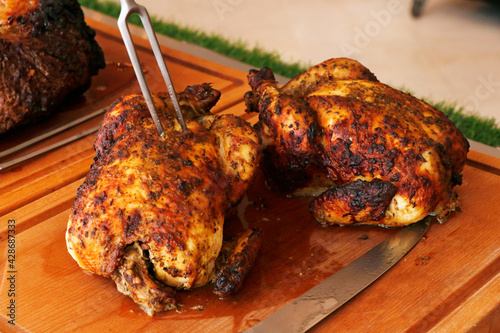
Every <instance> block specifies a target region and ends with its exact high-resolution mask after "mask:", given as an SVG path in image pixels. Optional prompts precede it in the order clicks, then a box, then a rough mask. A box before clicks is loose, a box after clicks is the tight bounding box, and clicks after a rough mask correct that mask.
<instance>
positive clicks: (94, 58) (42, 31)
mask: <svg viewBox="0 0 500 333" xmlns="http://www.w3.org/2000/svg"><path fill="white" fill-rule="evenodd" d="M94 37H95V31H94V30H93V29H91V28H90V27H89V26H88V25H87V24H86V23H85V19H84V14H83V11H82V9H81V8H80V5H79V4H78V1H77V0H3V1H0V54H1V55H2V56H1V58H0V134H2V133H5V132H7V131H9V130H11V129H13V128H15V127H18V126H20V125H23V124H26V123H29V122H34V121H36V120H38V119H40V118H41V117H45V116H47V115H49V114H51V113H52V112H54V111H55V110H56V109H57V107H58V106H59V105H60V104H61V103H62V102H64V101H65V100H67V99H68V98H70V97H71V96H76V95H80V94H82V93H83V92H84V91H86V90H87V89H88V88H89V86H90V83H91V78H92V76H93V75H96V74H97V73H98V71H99V69H101V68H104V66H105V62H104V54H103V52H102V50H101V48H100V47H99V45H98V44H97V42H96V41H95V39H94Z"/></svg>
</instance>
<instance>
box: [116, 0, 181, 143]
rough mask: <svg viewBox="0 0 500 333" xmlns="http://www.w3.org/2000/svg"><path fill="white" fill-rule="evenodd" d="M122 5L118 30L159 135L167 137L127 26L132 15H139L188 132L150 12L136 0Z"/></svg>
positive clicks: (172, 98)
mask: <svg viewBox="0 0 500 333" xmlns="http://www.w3.org/2000/svg"><path fill="white" fill-rule="evenodd" d="M120 4H121V12H120V16H119V17H118V29H120V33H121V35H122V38H123V42H124V43H125V47H126V48H127V52H128V55H129V57H130V60H131V62H132V66H133V67H134V71H135V75H136V76H137V80H138V81H139V85H140V87H141V90H142V94H143V95H144V99H145V100H146V103H147V105H148V108H149V112H150V113H151V117H153V121H154V123H155V125H156V128H157V129H158V133H159V134H160V136H162V137H163V136H164V135H165V131H164V130H163V126H162V124H161V122H160V120H159V119H158V114H157V112H156V107H155V105H154V103H153V98H152V97H151V92H150V91H149V87H148V83H147V82H146V78H145V77H144V72H143V71H142V66H141V63H140V62H139V57H138V56H137V50H136V49H135V45H134V42H133V41H132V36H131V34H130V30H129V28H128V25H127V19H128V18H129V16H130V15H131V14H134V13H135V14H138V15H139V17H140V18H141V22H142V25H143V26H144V29H145V30H146V35H147V36H148V39H149V43H150V44H151V48H152V49H153V53H154V55H155V57H156V62H157V63H158V67H160V71H161V73H162V75H163V79H164V80H165V84H166V85H167V89H168V93H169V95H170V99H171V100H172V104H173V105H174V109H175V113H176V115H177V120H178V121H179V124H180V125H181V128H182V131H183V132H185V131H186V130H187V127H186V122H185V121H184V117H183V116H182V113H181V108H180V106H179V101H178V99H177V94H176V93H175V89H174V86H173V84H172V80H171V79H170V74H169V73H168V69H167V66H166V65H165V60H164V59H163V56H162V54H161V50H160V46H159V44H158V39H157V38H156V34H155V32H154V30H153V26H152V25H151V20H150V18H149V14H148V11H147V10H146V8H145V7H144V6H141V5H139V4H137V3H136V2H135V1H134V0H120Z"/></svg>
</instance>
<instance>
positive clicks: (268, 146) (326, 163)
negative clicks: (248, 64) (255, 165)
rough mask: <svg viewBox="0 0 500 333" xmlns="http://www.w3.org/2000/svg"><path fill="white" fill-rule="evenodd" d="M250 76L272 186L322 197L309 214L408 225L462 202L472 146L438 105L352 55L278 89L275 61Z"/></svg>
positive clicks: (331, 220)
mask: <svg viewBox="0 0 500 333" xmlns="http://www.w3.org/2000/svg"><path fill="white" fill-rule="evenodd" d="M248 80H249V84H250V86H251V88H252V91H250V92H248V93H247V94H246V96H245V101H246V104H247V110H248V111H255V112H259V113H260V114H259V121H258V123H257V124H256V125H255V128H256V130H257V132H258V134H259V136H260V137H261V139H262V142H263V161H262V165H263V169H264V172H265V173H266V175H267V178H268V183H270V184H271V186H272V187H274V189H276V190H277V191H280V192H282V193H285V194H314V195H317V198H315V200H314V201H313V202H312V204H311V211H312V214H313V215H314V217H315V218H316V220H318V221H319V222H320V223H322V224H325V225H329V224H340V225H346V224H375V225H384V226H402V225H407V224H411V223H414V222H417V221H419V220H420V219H422V218H424V217H425V216H427V215H429V214H434V215H437V217H438V219H439V220H440V221H444V220H445V218H446V217H447V215H448V214H449V213H450V212H451V211H453V210H457V209H458V201H457V195H456V193H455V192H454V190H453V187H454V186H455V185H458V184H460V183H461V172H462V169H463V166H464V164H465V160H466V156H467V152H468V148H469V145H468V142H467V140H466V139H465V137H464V136H463V135H462V134H461V133H460V131H459V130H458V129H457V128H456V127H455V125H454V124H453V123H452V122H451V121H450V120H449V119H448V118H447V117H446V116H445V115H444V114H443V113H442V112H441V111H439V110H437V109H435V108H434V107H432V106H430V105H429V104H427V103H425V102H423V101H421V100H418V99H416V98H414V97H412V96H411V95H408V94H405V93H403V92H401V91H398V90H396V89H393V88H391V87H389V86H388V85H385V84H383V83H380V82H378V80H377V79H376V77H375V75H373V74H372V73H371V72H370V71H369V70H368V69H366V68H365V67H364V66H363V65H361V64H360V63H359V62H357V61H354V60H351V59H346V58H339V59H330V60H327V61H325V62H323V63H321V64H319V65H316V66H314V67H312V68H311V69H309V70H307V71H306V72H304V73H302V74H301V75H299V76H297V77H296V78H294V79H292V80H291V81H290V82H288V83H287V84H285V85H284V86H283V87H281V88H280V87H278V85H277V83H276V81H275V80H274V75H273V73H272V71H271V70H270V69H268V68H263V69H261V70H251V71H250V73H249V75H248Z"/></svg>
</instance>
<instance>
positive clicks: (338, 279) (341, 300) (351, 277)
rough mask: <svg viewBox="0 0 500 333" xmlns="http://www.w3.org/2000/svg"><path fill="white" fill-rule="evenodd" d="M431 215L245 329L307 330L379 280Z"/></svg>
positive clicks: (250, 332)
mask: <svg viewBox="0 0 500 333" xmlns="http://www.w3.org/2000/svg"><path fill="white" fill-rule="evenodd" d="M429 224H430V218H429V217H427V218H425V219H423V220H422V221H420V222H417V223H414V224H411V225H409V226H407V227H404V228H402V229H401V230H399V231H397V232H396V233H394V234H392V235H391V236H389V237H388V238H387V239H386V240H384V241H383V242H381V243H380V244H378V245H376V246H375V247H374V248H372V249H371V250H369V251H368V252H366V253H365V254H363V255H362V256H361V257H359V258H358V259H356V260H354V261H353V262H351V263H350V264H349V265H347V266H345V267H344V268H342V269H341V270H339V271H338V272H337V273H335V274H333V275H332V276H330V277H328V278H327V279H326V280H324V281H323V282H321V283H320V284H318V285H316V286H315V287H313V288H311V289H310V290H309V291H307V292H305V293H304V294H302V295H301V296H299V297H298V298H296V299H295V300H293V301H291V302H290V303H288V304H286V305H285V306H283V307H282V308H280V309H279V310H278V311H276V312H275V313H273V314H271V315H270V316H269V317H267V318H265V319H264V320H263V321H261V322H259V323H258V324H256V325H255V326H253V327H251V328H249V329H248V330H246V331H245V332H248V333H253V332H273V333H276V332H286V333H293V332H306V331H307V330H309V329H310V328H311V327H313V326H314V325H316V324H317V323H319V322H320V321H321V320H323V319H324V318H326V317H327V316H328V315H330V314H331V313H332V312H334V311H335V310H337V309H338V308H339V307H341V306H342V305H343V304H345V303H346V302H347V301H349V300H350V299H351V298H353V297H354V296H356V295H357V294H358V293H360V292H361V291H362V290H363V289H365V288H366V287H368V286H369V285H370V284H371V283H373V282H374V281H375V280H377V279H378V278H379V277H380V276H382V275H383V274H384V273H385V272H387V271H388V270H389V269H390V268H391V267H392V266H394V265H395V264H396V263H397V262H398V261H399V260H400V259H401V258H403V257H404V256H405V255H406V254H407V253H408V252H409V251H410V250H411V249H412V248H413V247H414V246H415V245H416V244H417V243H418V242H419V240H420V239H421V238H422V236H423V235H424V234H425V233H426V232H427V229H428V228H429Z"/></svg>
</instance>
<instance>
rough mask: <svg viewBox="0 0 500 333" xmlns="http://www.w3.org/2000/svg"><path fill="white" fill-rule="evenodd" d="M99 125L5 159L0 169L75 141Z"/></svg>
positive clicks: (93, 130)
mask: <svg viewBox="0 0 500 333" xmlns="http://www.w3.org/2000/svg"><path fill="white" fill-rule="evenodd" d="M99 127H100V125H99V126H95V127H92V128H90V129H88V130H84V131H82V132H80V133H78V134H75V135H73V136H71V137H69V138H67V139H64V140H61V141H58V142H56V143H53V144H51V145H49V146H47V147H44V148H41V149H38V150H36V151H33V152H31V153H28V154H25V155H22V156H20V157H18V158H15V159H13V160H10V161H7V162H3V163H0V171H2V170H5V169H7V168H10V167H12V166H14V165H16V164H18V163H21V162H24V161H27V160H29V159H30V158H33V157H36V156H39V155H42V154H45V153H47V152H49V151H51V150H54V149H56V148H59V147H62V146H64V145H66V144H68V143H71V142H73V141H76V140H78V139H81V138H83V137H86V136H87V135H90V134H92V133H94V132H97V130H98V129H99Z"/></svg>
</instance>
